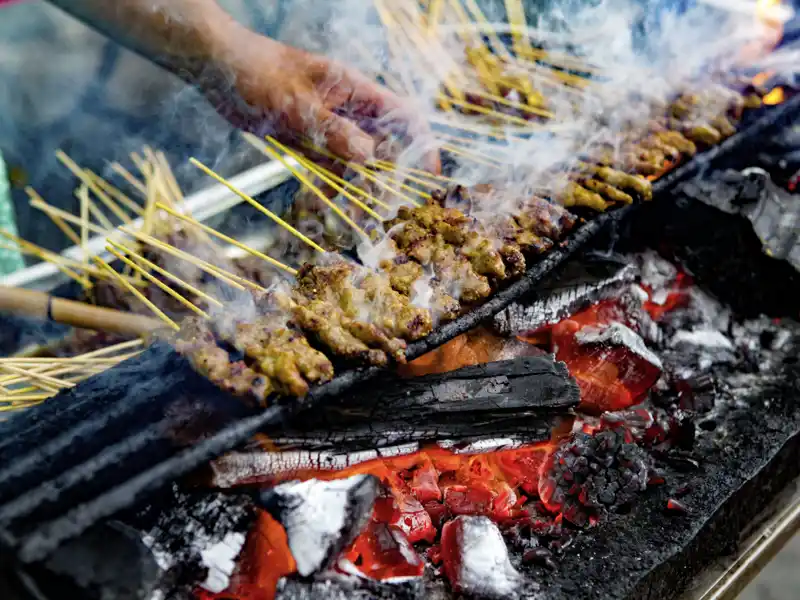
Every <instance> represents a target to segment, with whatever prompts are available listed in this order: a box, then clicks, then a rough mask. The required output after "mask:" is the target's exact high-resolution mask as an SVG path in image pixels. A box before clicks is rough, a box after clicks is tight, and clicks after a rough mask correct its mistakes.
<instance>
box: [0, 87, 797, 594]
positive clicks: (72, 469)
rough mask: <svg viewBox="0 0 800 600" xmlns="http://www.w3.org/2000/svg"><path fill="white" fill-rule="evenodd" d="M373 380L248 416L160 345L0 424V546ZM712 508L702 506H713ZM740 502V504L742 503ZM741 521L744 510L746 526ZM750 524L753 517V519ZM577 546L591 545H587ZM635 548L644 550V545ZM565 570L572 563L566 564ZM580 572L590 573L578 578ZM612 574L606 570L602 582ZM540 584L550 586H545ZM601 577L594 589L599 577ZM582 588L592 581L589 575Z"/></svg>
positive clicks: (762, 123)
mask: <svg viewBox="0 0 800 600" xmlns="http://www.w3.org/2000/svg"><path fill="white" fill-rule="evenodd" d="M798 108H800V96H796V97H793V98H790V99H789V100H787V101H786V102H785V103H784V104H782V105H780V106H777V107H774V108H771V109H768V110H766V111H765V112H764V113H763V114H760V115H758V116H757V117H755V118H754V120H753V121H752V122H751V123H750V124H749V125H748V126H747V127H745V128H744V129H743V130H742V131H741V132H740V133H738V134H736V135H735V136H733V137H731V138H729V139H728V140H726V141H725V142H724V143H723V144H721V145H720V146H719V147H716V148H713V149H711V150H710V151H708V152H707V153H704V154H701V155H699V156H697V157H695V158H694V159H692V160H691V161H689V162H687V163H686V164H684V165H683V166H681V167H679V168H678V169H676V170H675V171H673V172H671V173H670V174H668V175H666V176H665V177H663V178H662V179H661V180H659V181H658V182H656V183H655V185H654V204H655V205H656V206H659V200H661V201H662V205H661V206H664V205H665V203H666V202H669V198H668V195H669V194H670V193H671V192H672V191H673V190H674V188H675V186H676V184H678V183H680V182H682V181H685V180H686V179H688V178H690V177H693V176H695V175H697V174H698V173H700V172H701V171H703V170H704V169H707V168H713V167H714V166H715V165H716V164H717V163H718V162H719V161H721V160H723V159H725V158H727V157H730V156H732V155H734V154H735V153H737V152H739V151H740V149H743V148H745V147H747V146H748V144H757V143H758V141H759V140H760V138H762V137H767V136H768V135H769V134H770V133H771V132H774V131H776V130H778V129H780V128H782V127H784V126H785V125H786V124H788V123H789V122H790V121H791V120H792V119H794V118H795V117H796V116H797V114H798ZM647 212H648V211H646V210H643V211H640V210H638V209H637V208H636V207H624V208H622V209H620V210H617V211H614V212H612V213H608V214H602V215H599V216H598V217H597V218H595V219H594V220H592V221H590V222H588V223H586V224H585V225H582V226H581V227H580V228H579V229H578V230H577V231H575V232H574V233H573V234H572V235H571V236H570V237H569V239H568V240H567V241H566V242H565V243H564V244H563V245H562V246H560V247H559V248H557V249H555V250H554V251H553V252H551V253H550V254H549V255H548V256H546V257H545V258H544V259H543V260H541V261H540V262H539V263H537V264H535V265H533V266H532V267H531V268H530V269H529V270H528V272H527V273H526V274H525V275H524V276H523V277H522V278H521V279H520V280H518V281H516V282H515V283H513V284H512V285H510V286H509V287H507V288H505V289H504V290H501V291H500V292H499V293H498V294H496V295H495V296H494V297H493V298H491V299H490V300H489V301H488V302H487V303H486V304H484V305H482V306H481V307H479V308H477V309H475V310H473V311H472V312H470V313H468V314H466V315H464V316H463V317H460V318H459V319H457V320H456V321H453V322H451V323H449V324H447V325H445V326H443V327H441V328H440V329H438V330H437V331H435V332H434V333H433V334H432V335H430V336H428V337H427V338H426V339H424V340H422V341H420V342H417V343H415V344H412V345H411V346H410V348H409V353H408V354H409V357H410V358H415V357H418V356H420V355H422V354H424V353H426V352H428V351H430V350H431V349H434V348H436V347H438V346H440V345H442V344H443V343H445V342H447V341H448V340H450V339H453V338H454V337H456V336H458V335H459V334H461V333H465V332H467V331H469V330H471V329H473V328H474V327H475V326H477V325H479V324H480V323H482V322H484V321H486V320H487V319H489V318H490V317H491V316H493V315H494V314H496V313H497V312H499V311H500V310H502V309H503V308H505V307H506V306H508V305H509V304H510V303H511V302H512V301H514V300H516V299H518V298H521V297H522V296H525V295H527V294H530V293H531V292H534V293H535V288H536V285H537V284H538V283H539V282H541V280H542V279H543V278H544V277H545V276H546V275H548V274H549V273H551V272H553V271H554V270H556V269H557V268H558V267H560V266H561V265H562V264H563V263H565V262H566V261H567V260H568V259H569V258H570V257H571V256H573V255H575V254H577V253H579V252H580V251H582V250H584V249H587V248H588V247H589V242H590V241H593V240H596V239H597V238H598V237H599V236H600V234H601V233H602V234H604V235H605V234H606V233H607V232H609V231H614V230H618V229H620V228H624V227H625V226H626V225H627V224H628V223H631V222H633V221H635V219H636V218H637V217H638V215H637V213H647ZM637 227H638V225H637ZM379 373H380V370H379V369H376V368H365V369H357V370H352V371H348V372H344V373H343V374H341V375H339V376H337V377H336V378H335V379H334V380H333V381H331V382H330V383H328V384H325V385H323V386H320V387H318V388H316V389H314V390H313V391H312V393H311V394H310V395H309V396H308V397H307V398H305V399H304V401H303V402H302V404H301V403H297V402H287V403H283V404H276V405H274V406H271V407H269V408H267V409H266V410H263V411H260V412H253V411H250V410H248V409H246V408H245V407H244V406H243V405H242V404H241V403H239V402H237V401H232V400H231V398H230V397H228V396H226V395H225V394H223V393H222V392H220V391H219V390H218V389H217V388H215V387H214V386H212V385H211V384H210V383H208V382H207V381H205V380H203V379H202V378H200V377H199V376H197V375H196V374H195V373H194V372H193V371H192V370H191V368H190V367H189V365H188V364H187V363H186V361H184V360H183V359H182V358H180V357H178V356H176V355H175V354H174V353H173V352H172V351H171V349H170V348H168V347H167V346H166V345H164V344H155V345H154V346H153V347H151V348H150V349H148V350H147V351H146V352H145V353H143V354H142V355H141V356H139V357H137V358H135V359H131V360H129V361H126V362H125V363H123V364H122V365H120V366H119V367H117V368H115V369H112V370H109V371H107V372H105V373H102V374H100V375H98V376H96V377H93V378H91V379H89V380H87V381H85V382H83V383H81V384H80V385H79V386H76V388H74V389H73V390H70V391H67V392H62V393H61V394H59V395H58V396H56V397H54V398H53V399H51V400H50V401H48V402H47V403H45V404H44V405H42V406H41V407H38V408H36V409H33V410H30V411H28V412H26V413H24V414H21V415H19V416H17V417H15V418H14V419H12V420H9V421H7V422H5V423H2V424H0V432H2V434H3V435H2V438H0V439H2V441H0V448H2V451H3V455H4V456H5V457H8V458H7V460H6V461H5V464H4V466H3V467H2V468H1V469H0V544H1V545H2V548H3V550H4V552H6V553H8V555H13V556H15V557H17V559H18V560H20V561H22V562H23V563H27V564H34V563H38V562H39V561H41V560H43V559H45V558H46V557H47V556H48V555H50V554H51V553H52V552H53V551H54V550H56V549H57V548H58V547H59V546H60V545H61V544H63V543H64V542H66V541H68V540H71V539H73V538H75V537H77V536H79V535H80V534H81V533H83V532H84V531H85V530H86V529H88V528H90V527H91V526H93V525H94V524H96V523H97V522H98V521H100V520H102V519H105V518H108V517H111V516H113V515H116V514H118V513H119V512H120V511H122V510H124V509H126V508H129V507H131V506H133V505H135V504H137V503H140V502H143V501H145V500H146V499H147V498H148V497H150V494H152V493H154V492H156V491H158V490H160V489H163V488H164V487H165V486H166V485H167V484H169V483H170V482H171V481H174V480H175V479H177V478H179V477H181V476H184V475H186V474H187V473H189V472H191V471H193V470H194V469H195V468H197V467H198V466H200V465H202V464H204V463H206V462H207V461H208V460H210V459H212V458H214V457H216V456H219V455H220V454H222V453H224V452H225V451H227V450H230V449H231V448H233V447H234V446H236V445H237V444H239V443H241V442H242V441H244V440H246V439H247V438H249V437H251V436H252V435H253V434H255V433H256V432H258V431H259V430H262V429H263V428H265V427H268V426H275V425H277V424H280V423H281V422H284V421H288V420H289V419H291V417H292V416H294V415H295V414H296V413H297V412H298V411H301V410H305V409H308V408H310V407H312V406H315V405H317V404H319V403H321V402H324V401H328V400H329V399H331V398H334V397H336V396H339V395H340V394H343V393H344V392H345V391H347V390H348V389H350V388H351V387H353V386H355V385H357V384H362V383H364V382H366V381H368V380H369V379H371V378H374V377H375V376H377V375H378V374H379ZM64 406H66V408H63V409H62V407H64ZM787 427H788V425H787ZM751 433H753V434H754V435H758V433H759V432H757V431H752V432H751ZM782 434H783V435H784V444H783V446H782V447H781V448H778V449H776V451H775V452H773V453H771V454H769V455H768V456H767V458H766V464H764V463H761V464H760V467H761V469H760V471H759V474H763V476H764V477H768V478H769V481H771V482H772V485H777V484H778V483H780V482H785V481H786V480H787V479H788V478H790V477H794V476H796V475H797V473H793V471H794V470H796V467H797V465H796V463H797V461H795V464H794V465H791V464H786V461H787V460H789V462H791V461H790V458H791V457H796V456H797V445H798V437H797V435H796V434H797V431H794V432H792V431H789V430H785V431H782ZM42 440H46V441H45V442H44V443H43V442H42ZM762 450H763V449H762ZM749 460H750V461H751V463H752V464H755V461H756V458H755V457H753V456H751V457H749ZM767 467H769V469H768V468H767ZM721 476H722V474H720V477H721ZM709 481H711V480H709ZM709 485H711V484H710V483H709ZM734 491H735V490H734ZM734 495H735V494H734ZM731 497H733V496H731ZM714 500H715V499H714V498H709V502H710V503H712V504H713V502H714ZM716 500H717V501H719V500H720V498H716ZM745 500H746V496H745V497H743V498H742V499H741V501H745ZM650 502H655V500H650ZM709 506H711V504H709ZM642 507H643V508H642V510H639V509H637V511H636V514H635V515H634V517H633V518H640V519H644V518H646V514H647V511H648V510H649V511H651V512H652V511H654V510H656V509H655V508H654V505H652V506H650V508H647V504H646V503H643V504H642ZM642 511H645V512H642ZM745 516H747V515H746V511H745V512H744V513H743V516H742V518H744V517H745ZM751 516H754V515H749V516H748V518H749V517H751ZM672 527H673V525H672V523H671V522H669V521H665V523H664V528H665V529H668V528H672ZM698 527H699V525H698ZM595 537H597V536H595ZM694 539H700V538H699V537H695V538H694ZM605 541H608V542H609V543H610V541H609V540H605ZM596 542H597V539H595V540H594V543H596ZM582 543H584V544H591V543H593V541H592V540H591V539H588V538H587V539H586V540H584V541H582ZM642 543H643V544H645V543H650V541H649V540H644V539H643V540H642ZM690 545H691V544H690V543H689V542H687V544H686V546H684V547H683V548H679V549H678V550H679V551H676V552H675V553H674V555H673V556H671V557H669V558H670V560H666V558H665V560H664V561H663V562H662V563H661V564H662V565H667V564H668V565H669V566H668V567H664V566H661V567H660V568H659V569H653V570H652V571H651V572H650V573H648V574H647V575H648V576H650V579H647V578H642V579H641V580H640V581H637V582H634V583H633V584H632V582H631V578H630V577H621V578H618V579H616V580H615V581H616V583H618V585H619V586H620V587H618V588H615V589H611V588H605V589H607V591H608V592H609V594H610V595H609V597H626V598H627V597H630V598H634V597H648V594H650V593H651V592H652V591H653V590H655V589H663V587H659V586H663V585H665V581H667V580H668V577H667V575H669V574H674V573H675V571H673V570H671V569H675V568H677V567H676V566H675V564H673V563H674V562H675V556H683V555H684V554H687V553H690V552H691V549H690V548H689V546H690ZM634 550H635V551H637V552H642V551H643V548H632V549H631V552H633V551H634ZM687 560H688V558H687ZM670 561H671V562H670ZM598 562H599V561H598ZM573 566H574V565H573ZM568 568H569V565H565V566H564V569H568ZM598 568H599V566H598ZM576 572H578V571H576ZM581 572H582V573H583V574H584V575H585V574H586V572H585V570H583V571H581ZM611 572H613V570H611V571H609V570H605V571H604V572H603V577H604V578H605V580H607V579H608V575H609V573H611ZM542 577H543V578H544V579H545V580H547V577H548V576H547V575H546V574H543V575H542ZM550 577H551V578H555V577H556V576H553V575H551V576H550ZM596 577H597V578H598V579H597V581H598V582H599V581H600V579H599V578H600V575H599V574H598V575H597V576H596ZM659 577H660V578H661V579H658V578H659ZM551 581H552V582H553V585H552V586H551V588H552V591H551V592H548V597H553V598H555V597H563V595H559V594H564V593H569V594H573V593H576V594H578V595H577V596H576V597H583V596H585V595H586V589H580V588H579V587H577V588H576V587H575V583H574V582H572V585H571V586H570V585H569V584H565V582H564V581H563V580H562V581H558V580H556V579H551ZM586 581H593V579H592V578H591V577H589V578H587V580H586ZM659 581H660V582H661V583H659ZM565 585H566V587H564V586H565ZM598 585H600V584H599V583H598ZM608 585H612V587H613V584H608ZM632 585H633V589H634V590H635V592H634V593H631V589H632V588H631V586H632ZM626 586H627V587H626ZM623 588H624V589H625V592H624V593H623V592H622V591H621V590H622V589H623ZM559 590H560V591H559ZM587 597H588V596H587Z"/></svg>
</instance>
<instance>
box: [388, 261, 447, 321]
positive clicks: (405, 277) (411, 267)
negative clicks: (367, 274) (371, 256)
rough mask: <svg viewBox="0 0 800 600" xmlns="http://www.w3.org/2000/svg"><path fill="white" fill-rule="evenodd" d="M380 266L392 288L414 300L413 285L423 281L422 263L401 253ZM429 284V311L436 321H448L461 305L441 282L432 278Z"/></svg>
mask: <svg viewBox="0 0 800 600" xmlns="http://www.w3.org/2000/svg"><path fill="white" fill-rule="evenodd" d="M380 267H381V269H382V270H383V271H385V272H386V274H387V275H389V282H390V284H391V286H392V289H394V290H395V291H397V292H399V293H401V294H403V295H404V296H408V297H409V298H411V299H412V302H413V301H414V296H415V292H416V291H417V290H415V285H418V282H421V281H423V278H424V277H425V269H423V267H422V265H420V264H419V263H417V262H414V261H413V260H409V258H408V257H407V256H405V255H403V254H400V255H398V256H397V257H395V258H394V259H393V260H384V261H383V262H381V264H380ZM428 283H429V286H430V288H431V289H430V292H431V298H430V306H431V313H432V314H433V316H434V317H435V319H436V320H438V321H450V320H452V319H455V318H456V317H457V316H458V313H459V311H460V310H461V306H460V305H459V303H458V300H456V299H455V298H453V297H451V296H449V295H448V294H446V293H445V292H444V291H443V290H442V287H441V283H440V282H439V281H437V280H435V279H433V278H431V281H430V282H428Z"/></svg>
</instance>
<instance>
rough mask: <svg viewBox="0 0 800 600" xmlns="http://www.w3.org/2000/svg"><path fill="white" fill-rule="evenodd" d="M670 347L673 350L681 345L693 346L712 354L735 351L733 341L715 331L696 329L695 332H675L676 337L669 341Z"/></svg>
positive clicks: (682, 330) (683, 330)
mask: <svg viewBox="0 0 800 600" xmlns="http://www.w3.org/2000/svg"><path fill="white" fill-rule="evenodd" d="M669 345H670V346H671V347H672V348H677V347H679V346H681V345H685V346H693V347H697V348H703V349H705V350H708V351H710V352H717V351H720V350H722V351H725V350H727V351H731V352H732V351H733V344H732V343H731V341H730V340H729V339H728V338H727V337H725V336H724V335H723V334H722V333H720V332H719V331H717V330H715V329H696V330H694V331H687V330H685V329H681V330H680V331H677V332H675V335H673V336H672V339H670V341H669Z"/></svg>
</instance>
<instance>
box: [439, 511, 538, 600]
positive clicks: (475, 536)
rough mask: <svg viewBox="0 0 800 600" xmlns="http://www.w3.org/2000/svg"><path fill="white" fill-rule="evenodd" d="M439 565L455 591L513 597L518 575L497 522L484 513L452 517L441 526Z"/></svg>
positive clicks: (516, 593)
mask: <svg viewBox="0 0 800 600" xmlns="http://www.w3.org/2000/svg"><path fill="white" fill-rule="evenodd" d="M442 559H443V569H444V573H445V575H446V576H447V579H448V580H449V581H450V585H451V586H452V587H453V590H454V591H456V592H457V593H463V594H468V595H474V596H478V597H481V598H515V597H518V590H519V588H520V585H521V583H522V577H521V576H520V574H519V573H518V572H517V571H516V569H514V567H513V565H512V564H511V561H510V560H509V556H508V548H506V544H505V542H504V541H503V536H502V535H501V534H500V530H499V529H498V528H497V525H495V524H494V523H492V521H490V520H489V519H488V518H487V517H464V516H462V517H456V518H455V519H453V520H452V521H448V522H447V523H446V524H445V526H444V527H443V528H442Z"/></svg>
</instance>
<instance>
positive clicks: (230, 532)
mask: <svg viewBox="0 0 800 600" xmlns="http://www.w3.org/2000/svg"><path fill="white" fill-rule="evenodd" d="M174 494H175V505H174V506H173V507H172V508H170V509H168V510H166V511H164V512H163V513H161V514H159V516H158V519H157V521H156V522H155V524H154V525H153V526H152V527H150V529H149V530H148V531H146V532H145V533H143V535H142V542H143V543H144V544H145V546H147V547H148V548H149V549H150V551H151V552H152V554H153V557H154V559H155V561H156V564H158V566H159V568H160V569H161V570H162V576H161V581H160V584H159V590H160V591H161V592H164V593H165V594H166V596H167V597H171V594H172V593H173V592H174V591H175V590H173V589H172V588H173V586H176V585H177V586H179V587H180V586H183V585H191V586H194V585H197V580H196V579H194V578H195V576H196V575H197V571H200V573H201V575H200V579H202V578H203V576H202V573H205V574H206V579H205V581H204V584H207V586H208V589H212V588H215V589H216V588H219V587H220V586H222V587H221V589H220V591H222V590H224V589H225V588H226V587H227V586H228V584H229V583H230V576H231V574H232V573H233V570H234V568H235V563H236V558H237V557H238V555H239V553H240V552H241V550H242V547H243V545H244V540H245V536H246V533H247V531H249V529H250V526H251V525H252V522H253V519H252V517H253V513H252V510H251V509H250V507H251V504H250V501H249V499H246V498H239V497H237V498H233V497H230V496H225V495H222V494H204V495H201V496H196V495H188V494H184V493H182V492H179V491H177V489H175V490H174ZM181 574H182V575H181ZM176 575H177V579H176V578H175V576H176ZM187 576H188V577H189V578H191V581H188V580H187V579H186V577H187Z"/></svg>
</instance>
